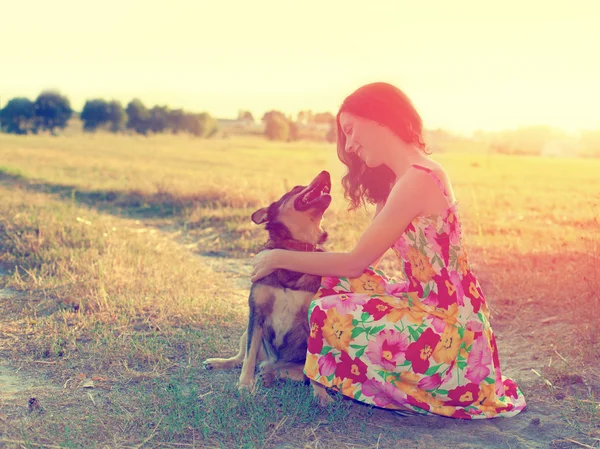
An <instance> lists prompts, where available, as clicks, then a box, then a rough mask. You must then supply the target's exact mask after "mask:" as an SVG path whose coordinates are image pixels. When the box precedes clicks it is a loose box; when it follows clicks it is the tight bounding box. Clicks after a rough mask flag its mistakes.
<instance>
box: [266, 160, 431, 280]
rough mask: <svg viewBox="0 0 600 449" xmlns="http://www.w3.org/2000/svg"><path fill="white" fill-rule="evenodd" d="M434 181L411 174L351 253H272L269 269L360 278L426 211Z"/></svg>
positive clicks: (391, 196)
mask: <svg viewBox="0 0 600 449" xmlns="http://www.w3.org/2000/svg"><path fill="white" fill-rule="evenodd" d="M431 182H432V181H431V178H430V176H429V175H428V174H427V173H425V172H423V171H421V170H409V171H408V172H407V173H406V174H405V175H404V176H402V178H401V179H400V180H399V181H398V182H397V183H396V185H394V187H393V188H392V191H391V192H390V195H389V197H388V200H387V202H386V204H385V205H384V206H383V207H382V208H381V210H380V212H379V213H378V214H377V215H376V216H375V218H374V219H373V221H372V222H371V224H370V225H369V227H368V228H367V229H366V231H365V232H364V234H363V235H362V236H361V237H360V239H359V241H358V243H357V244H356V246H355V248H354V249H353V250H352V251H350V252H347V253H346V252H331V253H317V252H315V253H307V252H298V251H287V250H277V249H276V250H272V251H271V253H272V254H270V255H269V262H268V263H267V265H268V266H269V267H270V268H272V269H277V268H283V269H286V270H291V271H298V272H300V273H306V274H313V275H317V276H336V277H351V278H352V277H358V276H360V275H361V274H362V273H363V272H364V270H365V269H366V268H367V267H368V266H369V265H372V264H373V262H375V260H377V259H378V258H381V257H382V255H383V254H384V253H385V251H387V249H388V248H390V247H391V246H392V245H393V243H394V242H395V241H396V240H398V238H399V237H400V235H401V234H402V233H403V232H404V230H405V229H406V227H407V226H408V224H409V223H410V222H411V221H412V219H413V218H414V217H416V216H417V215H419V214H420V213H421V212H422V210H423V204H425V202H426V201H427V200H428V198H426V197H427V196H428V195H430V192H431V185H430V183H431Z"/></svg>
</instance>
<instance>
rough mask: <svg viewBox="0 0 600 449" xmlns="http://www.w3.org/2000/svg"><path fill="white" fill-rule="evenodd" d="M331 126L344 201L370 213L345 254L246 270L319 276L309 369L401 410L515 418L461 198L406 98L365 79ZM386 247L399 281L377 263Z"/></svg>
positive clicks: (281, 255) (259, 262) (258, 274)
mask: <svg viewBox="0 0 600 449" xmlns="http://www.w3.org/2000/svg"><path fill="white" fill-rule="evenodd" d="M337 129H338V146H337V148H338V156H339V158H340V160H341V161H342V162H343V163H344V164H345V165H346V166H347V167H348V172H347V173H346V175H345V176H344V177H343V179H342V185H343V186H344V188H345V196H346V197H347V198H349V200H350V203H351V205H350V209H356V208H357V207H358V206H360V205H361V204H364V203H365V202H366V201H368V202H370V203H371V204H375V205H376V212H375V217H374V219H373V221H372V222H371V224H370V225H369V227H368V228H367V229H366V231H365V232H364V234H363V235H362V236H361V238H360V239H359V241H358V243H357V244H356V246H355V248H354V249H353V250H352V251H350V252H326V253H317V252H315V253H307V252H294V251H285V250H272V251H263V252H261V253H260V254H258V255H257V256H256V258H255V261H254V271H253V276H252V281H253V282H255V281H256V280H258V279H260V278H262V277H264V276H266V275H268V274H269V273H271V272H272V271H273V270H275V269H277V268H282V269H288V270H293V271H299V272H303V273H308V274H314V275H320V276H323V281H322V285H321V287H320V289H319V291H318V292H317V294H316V295H315V298H314V300H313V301H312V303H311V306H310V308H309V321H310V329H311V332H310V337H309V342H308V353H307V359H306V364H305V369H304V372H305V374H306V375H307V376H308V377H309V378H310V379H313V380H315V381H316V382H319V383H320V384H322V385H324V386H325V387H330V388H335V389H337V390H339V391H341V393H342V394H344V395H346V396H348V397H351V398H353V399H355V400H358V401H361V402H364V403H367V404H371V405H375V406H378V407H383V408H389V409H394V410H398V411H400V412H401V413H406V412H407V411H409V412H410V411H412V412H416V413H423V414H437V415H442V416H449V417H453V418H464V419H474V418H492V417H508V416H514V415H516V414H517V413H519V412H520V411H521V410H523V409H524V408H525V405H526V404H525V399H524V397H523V394H522V393H521V391H520V389H519V388H518V387H517V385H516V384H515V383H514V382H513V381H512V380H511V379H508V378H506V377H504V376H502V373H501V369H500V361H499V358H498V350H497V347H496V340H495V338H494V333H493V332H492V329H491V327H490V323H489V311H488V307H487V304H486V300H485V297H484V294H483V292H482V291H481V287H480V285H479V282H478V280H477V278H476V277H475V275H474V274H473V272H472V271H471V269H470V266H469V261H468V258H467V253H466V251H465V247H464V246H463V242H462V237H461V226H460V220H459V216H458V211H457V202H456V200H455V197H454V193H453V191H452V187H451V185H450V182H449V180H448V177H447V176H446V174H445V172H444V170H443V168H442V167H441V166H440V165H439V164H437V163H436V162H434V161H433V160H431V159H430V158H429V157H428V155H427V154H426V151H425V144H424V142H423V138H422V121H421V118H420V117H419V114H418V113H417V111H416V110H415V108H414V107H413V105H412V103H411V101H410V100H409V99H408V98H407V96H406V95H405V94H404V93H403V92H402V91H401V90H399V89H398V88H396V87H394V86H392V85H390V84H386V83H372V84H367V85H365V86H363V87H361V88H359V89H358V90H356V91H355V92H354V93H352V94H351V95H350V96H348V97H347V98H346V99H345V101H344V103H343V104H342V106H341V108H340V111H339V113H338V115H337ZM389 248H392V249H393V250H394V252H395V253H396V255H397V256H398V262H399V268H400V271H401V273H402V274H403V277H402V279H400V280H396V279H390V278H388V277H387V276H386V275H385V274H384V273H383V272H381V271H380V270H377V269H375V268H374V267H375V266H376V264H377V261H378V259H380V258H381V257H382V255H383V254H384V253H385V251H386V250H387V249H389Z"/></svg>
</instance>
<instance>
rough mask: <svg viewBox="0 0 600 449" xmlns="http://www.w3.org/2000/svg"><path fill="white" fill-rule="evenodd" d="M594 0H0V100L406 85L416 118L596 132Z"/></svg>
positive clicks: (309, 102) (237, 104) (317, 101)
mask: <svg viewBox="0 0 600 449" xmlns="http://www.w3.org/2000/svg"><path fill="white" fill-rule="evenodd" d="M599 16H600V2H598V1H597V0H554V1H553V2H548V1H547V0H546V1H539V0H503V1H498V2H486V1H481V0H420V1H416V0H412V1H405V0H389V1H387V0H370V1H368V2H366V1H360V2H358V1H357V2H352V1H351V0H345V1H340V0H317V1H315V0H303V1H291V0H254V1H252V0H236V1H234V0H212V1H208V0H170V1H169V2H164V1H163V2H153V1H150V0H145V1H138V0H103V1H101V2H82V1H80V0H54V1H51V2H49V1H47V0H44V1H38V0H21V1H19V2H8V1H5V2H2V3H0V42H2V43H3V45H2V51H1V52H0V107H2V106H4V105H5V104H6V102H7V101H8V99H10V98H13V97H17V96H25V97H29V98H30V99H32V100H34V99H35V97H37V95H38V94H39V93H40V92H41V91H42V90H45V89H57V90H59V91H60V92H61V93H63V94H65V95H66V96H68V97H69V99H70V101H71V105H72V106H73V108H74V109H76V110H81V108H82V107H83V104H84V103H85V101H86V100H87V99H91V98H104V99H106V100H110V99H117V100H120V101H121V102H122V103H123V105H126V104H127V103H128V102H129V101H130V100H131V99H133V98H139V99H141V100H142V101H143V102H144V103H145V104H146V106H149V107H150V106H154V105H155V104H160V105H167V106H169V107H171V108H183V109H186V110H189V111H193V112H202V111H207V112H209V113H211V114H212V115H213V116H216V117H235V116H237V112H238V110H240V109H244V110H250V111H251V112H252V113H253V114H254V115H255V117H261V116H262V114H263V113H264V112H265V111H267V110H270V109H278V110H281V111H283V112H285V113H287V114H294V115H295V114H297V112H298V111H300V110H302V109H312V110H313V111H314V112H323V111H330V112H333V113H335V112H337V109H338V107H339V106H340V104H341V103H342V101H343V99H344V98H345V96H347V95H349V94H350V93H351V92H352V91H353V90H354V89H356V88H358V87H359V86H361V85H362V84H366V83H369V82H372V81H386V82H390V83H392V84H395V85H396V86H398V87H399V88H400V89H402V90H403V91H404V92H405V93H406V94H407V95H408V96H409V97H410V98H411V99H412V101H413V103H414V104H415V106H416V108H417V110H418V111H419V113H420V114H421V116H422V118H423V122H424V126H425V127H426V128H429V129H435V128H443V129H447V130H451V131H457V132H463V133H469V132H472V131H474V130H478V129H481V130H502V129H512V128H516V127H520V126H530V125H548V126H555V127H560V128H563V129H565V130H570V131H576V130H580V129H598V128H600V113H598V110H599V107H598V106H599V105H600V82H599V81H598V80H600V60H598V58H597V57H595V56H593V55H594V54H596V53H597V52H598V44H599V43H600V27H598V26H597V25H596V21H597V17H599Z"/></svg>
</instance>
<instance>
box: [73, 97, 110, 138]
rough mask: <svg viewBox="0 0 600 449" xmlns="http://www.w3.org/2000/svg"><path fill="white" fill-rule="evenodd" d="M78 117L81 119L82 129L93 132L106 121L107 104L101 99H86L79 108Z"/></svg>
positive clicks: (107, 115) (107, 117) (107, 114)
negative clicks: (80, 108) (79, 114)
mask: <svg viewBox="0 0 600 449" xmlns="http://www.w3.org/2000/svg"><path fill="white" fill-rule="evenodd" d="M80 118H81V120H82V121H83V130H84V131H87V132H94V131H96V130H97V129H98V128H99V127H101V126H103V125H104V124H105V123H107V122H108V119H109V105H108V103H107V102H106V101H105V100H102V99H94V100H87V101H86V102H85V104H84V105H83V109H82V110H81V116H80Z"/></svg>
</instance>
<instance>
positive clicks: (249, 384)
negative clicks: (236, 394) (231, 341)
mask: <svg viewBox="0 0 600 449" xmlns="http://www.w3.org/2000/svg"><path fill="white" fill-rule="evenodd" d="M251 325H252V326H253V328H252V329H251V330H250V329H249V330H250V332H249V333H248V345H247V349H246V356H245V357H244V364H243V365H242V373H241V374H240V380H239V384H238V388H239V389H240V390H243V389H248V390H251V389H252V388H253V387H254V371H255V369H256V359H257V357H258V353H259V351H260V349H261V346H262V338H263V328H262V326H261V325H259V324H254V323H251Z"/></svg>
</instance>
